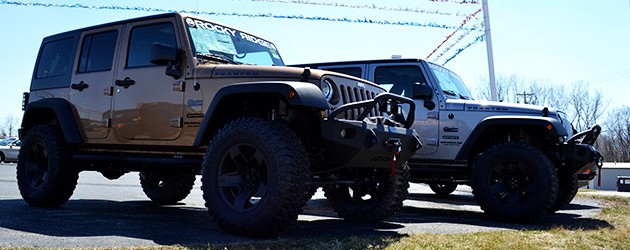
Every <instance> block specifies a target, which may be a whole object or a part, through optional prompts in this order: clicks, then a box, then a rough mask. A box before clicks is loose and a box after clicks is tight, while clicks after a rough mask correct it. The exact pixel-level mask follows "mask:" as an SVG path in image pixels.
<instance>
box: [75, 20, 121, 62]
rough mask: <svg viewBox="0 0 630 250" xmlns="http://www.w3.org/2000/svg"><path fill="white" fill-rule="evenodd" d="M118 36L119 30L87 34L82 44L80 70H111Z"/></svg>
mask: <svg viewBox="0 0 630 250" xmlns="http://www.w3.org/2000/svg"><path fill="white" fill-rule="evenodd" d="M117 38H118V31H117V30H113V31H108V32H103V33H98V34H92V35H87V36H85V37H84V38H83V44H82V45H81V59H80V61H79V69H78V72H79V73H86V72H97V71H109V70H111V69H112V63H113V61H114V52H115V51H116V40H117Z"/></svg>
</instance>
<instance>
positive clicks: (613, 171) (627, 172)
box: [588, 162, 630, 190]
mask: <svg viewBox="0 0 630 250" xmlns="http://www.w3.org/2000/svg"><path fill="white" fill-rule="evenodd" d="M599 175H600V176H595V179H593V180H592V181H591V182H590V183H589V185H588V188H589V189H598V190H617V177H619V176H625V177H628V178H630V163H627V162H624V163H617V162H604V166H603V167H602V171H601V173H599ZM600 179H601V181H600ZM626 183H627V184H628V185H630V180H628V181H626Z"/></svg>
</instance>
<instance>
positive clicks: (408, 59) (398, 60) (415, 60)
mask: <svg viewBox="0 0 630 250" xmlns="http://www.w3.org/2000/svg"><path fill="white" fill-rule="evenodd" d="M421 61H425V60H424V59H420V58H402V59H398V58H396V59H374V60H356V61H340V62H322V63H303V64H291V65H287V66H292V67H308V66H310V65H319V66H331V65H347V64H365V63H391V62H421Z"/></svg>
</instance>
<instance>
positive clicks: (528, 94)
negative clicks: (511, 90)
mask: <svg viewBox="0 0 630 250" xmlns="http://www.w3.org/2000/svg"><path fill="white" fill-rule="evenodd" d="M516 96H522V97H523V104H529V103H528V102H527V97H528V96H534V93H525V91H523V94H516ZM517 99H518V97H517Z"/></svg>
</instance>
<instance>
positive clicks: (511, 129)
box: [456, 116, 567, 160]
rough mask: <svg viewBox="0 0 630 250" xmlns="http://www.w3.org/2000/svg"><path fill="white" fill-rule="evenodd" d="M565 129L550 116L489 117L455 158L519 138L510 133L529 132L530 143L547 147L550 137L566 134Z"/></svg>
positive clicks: (469, 157)
mask: <svg viewBox="0 0 630 250" xmlns="http://www.w3.org/2000/svg"><path fill="white" fill-rule="evenodd" d="M562 128H563V127H562V124H560V122H559V121H558V120H556V119H553V118H549V117H531V116H510V117H488V118H486V119H484V120H482V121H481V122H480V123H479V124H478V125H477V127H476V128H475V129H474V130H473V131H472V132H471V133H470V135H469V136H468V139H467V140H466V142H465V143H464V144H463V146H462V148H461V150H460V151H459V153H458V154H457V156H456V159H457V160H471V159H473V158H474V157H475V156H476V155H478V154H479V153H481V152H484V151H485V150H487V149H488V148H490V147H491V146H492V145H494V144H496V143H499V142H504V141H509V140H518V139H519V138H511V139H508V138H507V136H508V135H526V136H527V140H528V141H527V142H528V144H530V145H532V146H534V147H538V148H541V147H545V146H546V145H545V144H544V143H545V141H547V140H548V139H550V138H549V137H557V136H566V135H567V133H566V131H564V129H562ZM541 149H542V148H541Z"/></svg>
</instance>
